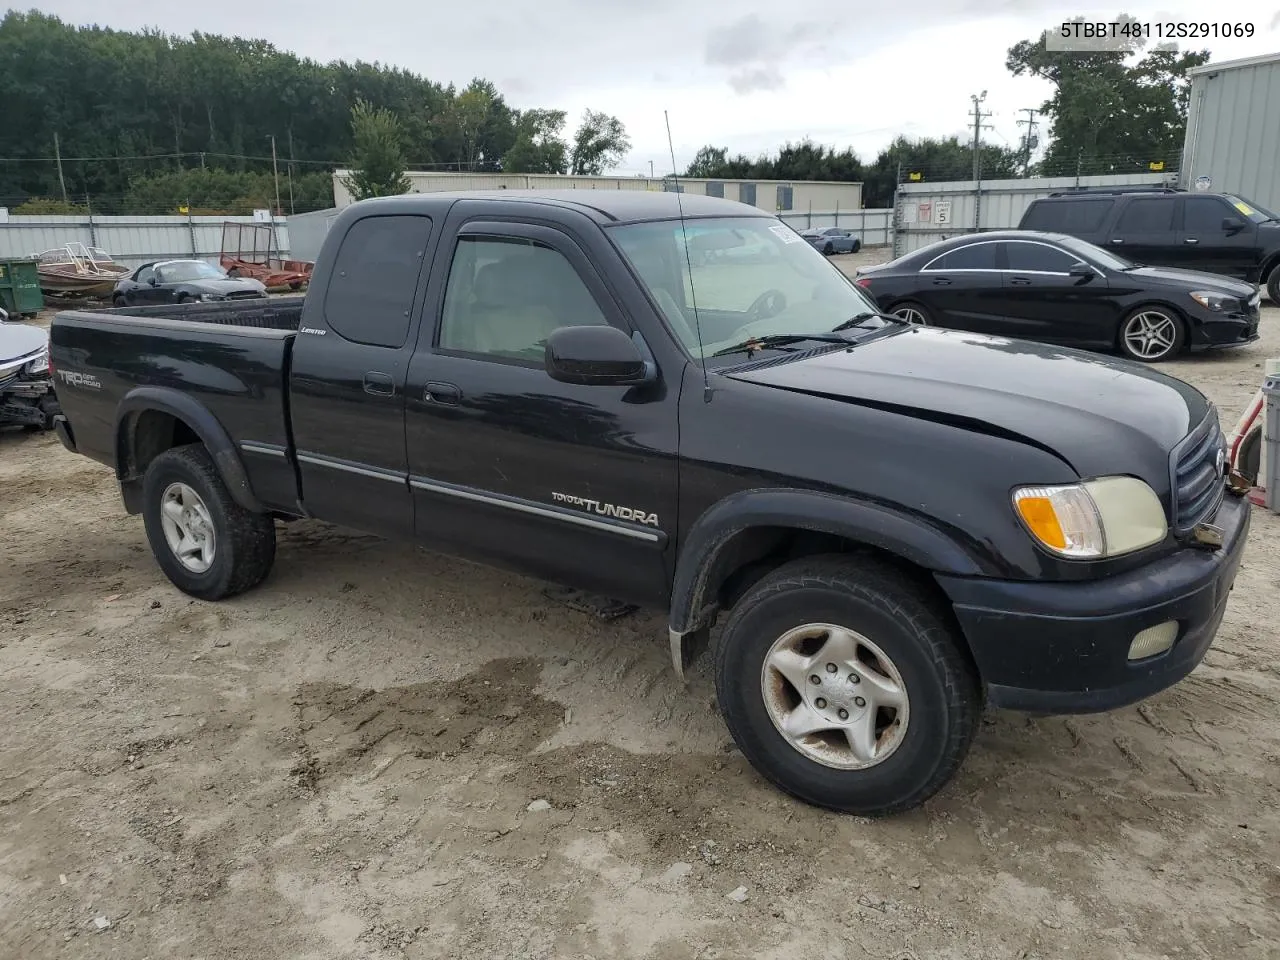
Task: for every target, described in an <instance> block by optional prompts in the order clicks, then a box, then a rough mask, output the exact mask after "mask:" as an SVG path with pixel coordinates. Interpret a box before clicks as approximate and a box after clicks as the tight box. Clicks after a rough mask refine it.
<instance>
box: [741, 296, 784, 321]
mask: <svg viewBox="0 0 1280 960" xmlns="http://www.w3.org/2000/svg"><path fill="white" fill-rule="evenodd" d="M785 309H787V297H786V294H784V293H783V292H782V291H781V290H766V291H765V292H764V293H762V294H760V296H758V297H756V298H755V300H753V301H752V303H751V306H749V307H748V308H747V316H749V317H750V318H751V319H752V320H768V319H769V318H770V317H776V316H777V315H778V314H780V313H781V312H782V311H783V310H785Z"/></svg>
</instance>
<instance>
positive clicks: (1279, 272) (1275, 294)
mask: <svg viewBox="0 0 1280 960" xmlns="http://www.w3.org/2000/svg"><path fill="white" fill-rule="evenodd" d="M1267 296H1268V297H1270V298H1271V305H1272V306H1273V307H1280V263H1277V264H1276V265H1275V266H1274V267H1272V268H1271V274H1270V276H1268V277H1267Z"/></svg>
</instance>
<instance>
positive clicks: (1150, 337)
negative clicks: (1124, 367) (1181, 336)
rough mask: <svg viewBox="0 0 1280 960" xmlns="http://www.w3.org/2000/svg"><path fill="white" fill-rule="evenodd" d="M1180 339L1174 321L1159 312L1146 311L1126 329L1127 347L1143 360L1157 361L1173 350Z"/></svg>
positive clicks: (1131, 321)
mask: <svg viewBox="0 0 1280 960" xmlns="http://www.w3.org/2000/svg"><path fill="white" fill-rule="evenodd" d="M1177 338H1178V327H1177V324H1176V323H1175V321H1174V319H1173V318H1172V317H1170V316H1169V315H1168V314H1166V313H1161V312H1160V311H1158V310H1144V311H1143V312H1142V313H1139V314H1138V315H1136V316H1134V317H1131V318H1130V320H1129V322H1128V323H1126V324H1125V327H1124V342H1125V346H1127V347H1128V348H1129V351H1130V352H1131V353H1133V354H1134V356H1138V357H1141V358H1142V359H1143V360H1157V359H1159V358H1160V357H1163V356H1165V355H1166V354H1167V353H1169V352H1170V351H1171V350H1172V349H1173V345H1174V343H1175V342H1176V340H1177Z"/></svg>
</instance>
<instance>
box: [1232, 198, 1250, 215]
mask: <svg viewBox="0 0 1280 960" xmlns="http://www.w3.org/2000/svg"><path fill="white" fill-rule="evenodd" d="M1234 206H1235V208H1236V209H1237V210H1239V211H1240V212H1241V213H1243V214H1244V215H1245V216H1246V217H1247V216H1249V215H1250V214H1251V213H1253V208H1252V207H1251V206H1249V205H1248V204H1247V203H1244V202H1243V201H1241V200H1237V201H1236V202H1235V204H1234Z"/></svg>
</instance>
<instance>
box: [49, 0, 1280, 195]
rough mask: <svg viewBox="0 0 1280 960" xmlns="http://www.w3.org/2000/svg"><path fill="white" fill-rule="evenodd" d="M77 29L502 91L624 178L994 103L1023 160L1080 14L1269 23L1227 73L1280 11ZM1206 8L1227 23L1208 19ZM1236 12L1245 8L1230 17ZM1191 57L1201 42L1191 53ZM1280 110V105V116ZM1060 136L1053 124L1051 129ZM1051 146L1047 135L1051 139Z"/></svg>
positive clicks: (186, 12) (672, 13) (526, 5)
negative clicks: (598, 126) (234, 39)
mask: <svg viewBox="0 0 1280 960" xmlns="http://www.w3.org/2000/svg"><path fill="white" fill-rule="evenodd" d="M34 6H35V8H36V9H39V10H41V11H43V12H46V13H51V14H55V15H57V16H59V17H61V18H62V19H63V20H66V21H68V22H71V23H75V24H91V23H98V24H100V25H101V26H109V27H113V28H116V29H128V30H137V29H140V28H143V27H154V28H158V29H160V30H163V31H165V32H168V33H179V34H187V33H190V32H192V31H194V30H199V31H202V32H206V33H221V34H227V33H232V34H239V35H242V36H252V37H254V38H259V39H265V40H269V41H270V42H271V43H273V44H275V45H276V46H277V47H278V48H281V49H285V50H291V51H293V52H294V53H297V54H298V55H300V56H304V57H311V58H313V59H316V60H320V61H330V60H348V61H354V60H365V61H371V62H372V61H377V62H380V63H383V64H389V65H394V66H398V67H403V68H406V69H409V70H412V71H414V72H416V73H420V74H422V75H423V76H426V77H429V78H430V79H432V80H435V81H438V82H445V83H447V82H453V83H455V84H457V85H459V86H462V85H465V84H466V83H467V82H468V81H469V80H470V79H471V78H472V77H476V76H480V77H485V78H487V79H489V80H492V81H493V82H494V83H495V84H496V85H497V86H498V88H499V90H500V91H501V92H502V93H503V95H504V96H505V97H506V99H507V102H508V103H510V104H511V105H512V106H516V107H520V108H527V107H550V108H558V109H563V110H566V111H568V114H569V127H570V130H571V129H572V127H573V126H575V125H576V120H577V119H578V118H580V117H581V115H582V112H583V110H584V109H587V108H591V109H595V110H602V111H604V112H606V113H610V114H613V115H614V116H617V117H618V118H619V119H621V120H622V122H623V123H624V124H625V125H626V128H627V132H628V134H629V135H630V137H631V143H632V150H631V153H630V154H629V155H628V156H627V157H626V159H625V160H624V161H623V163H622V165H621V166H620V167H619V168H618V169H617V171H616V172H618V173H622V174H637V173H646V174H647V173H648V172H649V171H650V165H651V164H652V169H653V171H654V172H655V173H657V174H658V175H662V174H664V173H667V172H670V169H671V165H672V161H671V153H670V151H669V148H668V143H667V132H666V126H665V123H664V119H663V111H664V110H665V111H667V113H668V114H669V116H670V124H671V136H672V142H673V145H674V152H675V157H676V165H677V166H678V168H679V169H681V170H683V169H684V168H685V166H687V165H688V163H689V161H690V160H691V159H692V158H693V155H694V153H695V152H696V151H697V149H698V148H699V147H700V146H703V145H704V144H713V145H716V146H723V147H727V148H729V151H730V153H739V152H741V153H745V154H747V155H748V156H755V155H758V154H760V153H764V152H771V151H773V150H776V149H777V147H779V146H781V145H782V144H783V143H784V142H786V141H788V140H790V141H793V142H794V141H798V140H801V139H803V138H805V137H808V138H810V139H812V140H814V141H816V142H818V143H822V144H826V145H830V146H835V147H837V148H844V147H852V148H853V149H854V150H855V151H857V153H858V154H859V155H860V156H862V157H863V158H864V159H865V160H873V159H874V158H875V154H876V152H877V151H878V150H880V149H882V148H883V147H885V146H886V145H887V144H888V143H889V141H890V140H892V139H893V138H894V137H895V136H897V135H898V134H903V135H905V136H908V137H922V136H933V137H946V136H952V135H958V136H961V137H967V136H970V135H971V133H970V132H969V131H970V130H971V128H969V127H968V124H969V123H970V119H969V113H970V110H971V108H972V102H971V100H970V95H971V94H980V93H982V92H983V91H986V94H987V97H986V100H985V101H984V103H983V108H984V110H985V111H988V112H990V114H991V116H990V117H988V118H986V120H985V122H986V123H988V124H990V125H991V129H990V130H988V131H986V132H984V137H985V138H986V139H987V140H988V141H989V142H991V143H995V144H1001V145H1009V146H1016V145H1017V144H1018V143H1019V138H1020V136H1021V132H1022V128H1021V127H1019V126H1018V124H1017V122H1016V121H1017V120H1018V119H1019V118H1020V117H1023V118H1025V116H1026V115H1025V114H1024V113H1022V112H1021V111H1022V109H1023V108H1026V107H1032V108H1037V109H1038V108H1039V107H1040V105H1041V104H1042V103H1043V101H1044V100H1045V99H1046V98H1047V97H1048V96H1049V93H1050V88H1049V86H1048V84H1047V83H1044V82H1042V81H1038V80H1036V79H1034V78H1028V77H1021V78H1015V77H1013V76H1011V75H1010V74H1009V72H1008V71H1007V70H1006V69H1005V65H1004V63H1005V55H1006V52H1007V50H1008V48H1009V47H1011V46H1012V45H1013V44H1015V43H1017V42H1018V41H1019V40H1023V39H1032V38H1035V37H1037V36H1038V35H1039V34H1040V32H1041V31H1042V30H1045V29H1051V28H1052V27H1053V26H1054V25H1055V24H1058V23H1061V22H1062V21H1063V20H1065V19H1070V18H1072V17H1075V16H1087V17H1089V18H1090V19H1094V18H1095V17H1096V18H1098V19H1104V20H1110V19H1114V18H1115V17H1116V16H1117V15H1118V14H1120V13H1122V12H1123V13H1128V14H1129V15H1131V16H1133V17H1136V18H1138V19H1139V20H1144V21H1151V22H1155V21H1160V22H1175V23H1189V22H1200V21H1202V20H1204V18H1205V17H1206V15H1213V16H1214V17H1215V19H1216V20H1217V21H1219V22H1224V21H1225V22H1228V23H1233V24H1235V23H1239V24H1252V25H1253V28H1254V30H1253V34H1254V35H1253V37H1251V38H1242V39H1230V40H1210V41H1207V42H1204V41H1195V42H1193V44H1192V46H1193V48H1195V49H1200V48H1207V49H1209V50H1210V51H1211V53H1212V61H1215V62H1216V61H1222V60H1231V59H1237V58H1240V57H1250V56H1256V55H1259V54H1266V53H1274V52H1280V0H1231V2H1229V3H1212V2H1209V3H1206V2H1205V0H1158V2H1154V3H1153V2H1146V0H1136V2H1135V0H1130V2H1124V0H1117V2H1113V3H1096V2H1093V0H1065V2H1064V0H1058V2H1053V0H912V2H902V0H897V2H892V0H890V2H885V0H872V2H870V3H852V2H847V0H787V2H779V0H715V2H710V0H704V2H703V3H694V2H687V0H686V2H676V0H626V2H619V0H537V2H532V0H489V2H479V3H474V2H473V3H458V2H454V0H436V2H434V3H433V2H425V3H424V2H418V3H413V2H408V0H357V2H351V0H344V2H338V0H308V2H307V3H300V2H296V0H278V2H273V3H270V4H263V5H262V6H257V5H253V4H249V5H243V6H237V5H234V4H233V5H231V6H227V5H226V4H209V3H200V4H196V3H191V4H186V3H174V2H172V0H125V2H122V3H115V4H103V3H101V2H100V0H56V2H44V3H36V4H34ZM1207 11H1212V14H1208V13H1207ZM1227 11H1230V12H1229V13H1228V12H1227ZM1184 46H1185V44H1184ZM1277 108H1278V109H1280V105H1278V107H1277ZM1039 132H1040V133H1041V134H1043V132H1044V130H1043V127H1041V128H1039ZM1041 142H1042V144H1043V143H1044V142H1045V138H1044V137H1043V135H1042V137H1041Z"/></svg>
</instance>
